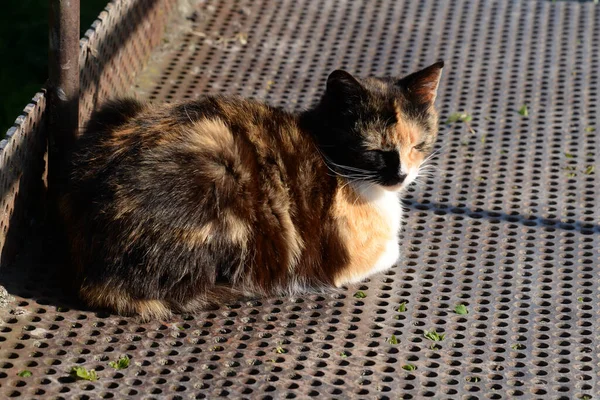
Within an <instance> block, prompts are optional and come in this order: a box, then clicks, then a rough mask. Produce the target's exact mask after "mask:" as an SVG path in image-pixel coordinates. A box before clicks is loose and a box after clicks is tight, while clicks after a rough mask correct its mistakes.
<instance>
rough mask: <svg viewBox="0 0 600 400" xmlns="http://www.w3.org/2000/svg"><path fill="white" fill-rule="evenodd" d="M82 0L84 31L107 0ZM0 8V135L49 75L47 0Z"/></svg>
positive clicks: (20, 0)
mask: <svg viewBox="0 0 600 400" xmlns="http://www.w3.org/2000/svg"><path fill="white" fill-rule="evenodd" d="M80 1H81V33H82V34H83V33H84V32H85V31H86V30H87V29H88V27H89V26H90V25H91V23H92V22H93V21H94V19H95V18H96V16H97V15H98V14H99V13H100V11H102V9H103V8H104V6H105V5H106V4H107V3H108V0H80ZM2 3H3V4H2V11H1V12H0V63H1V64H0V138H1V137H3V136H4V133H5V132H6V130H7V129H8V128H9V127H10V126H11V125H12V124H13V122H14V121H15V118H16V117H17V116H18V115H19V114H20V113H21V110H23V107H25V105H27V103H28V102H29V100H30V99H31V98H32V97H33V95H34V94H35V92H37V91H38V90H39V89H40V87H41V86H42V85H43V84H44V82H45V81H46V79H47V78H48V63H47V60H48V3H49V0H10V1H3V2H2Z"/></svg>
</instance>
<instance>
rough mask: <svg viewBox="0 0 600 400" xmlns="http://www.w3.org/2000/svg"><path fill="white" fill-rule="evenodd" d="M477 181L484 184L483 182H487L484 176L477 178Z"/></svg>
mask: <svg viewBox="0 0 600 400" xmlns="http://www.w3.org/2000/svg"><path fill="white" fill-rule="evenodd" d="M475 180H476V181H478V182H482V181H485V177H484V176H478V177H476V178H475Z"/></svg>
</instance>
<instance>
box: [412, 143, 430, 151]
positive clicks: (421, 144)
mask: <svg viewBox="0 0 600 400" xmlns="http://www.w3.org/2000/svg"><path fill="white" fill-rule="evenodd" d="M425 146H427V142H424V141H423V142H421V143H419V144H417V145H416V146H414V147H413V148H414V149H415V150H417V151H423V150H425Z"/></svg>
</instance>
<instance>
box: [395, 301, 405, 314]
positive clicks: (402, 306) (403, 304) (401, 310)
mask: <svg viewBox="0 0 600 400" xmlns="http://www.w3.org/2000/svg"><path fill="white" fill-rule="evenodd" d="M396 311H398V312H406V302H405V301H403V302H402V303H400V304H399V305H398V308H396Z"/></svg>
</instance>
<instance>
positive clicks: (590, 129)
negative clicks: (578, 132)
mask: <svg viewBox="0 0 600 400" xmlns="http://www.w3.org/2000/svg"><path fill="white" fill-rule="evenodd" d="M584 130H585V131H586V132H594V131H595V130H596V128H594V127H593V126H587V127H586V128H585V129H584Z"/></svg>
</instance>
